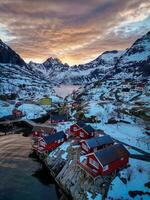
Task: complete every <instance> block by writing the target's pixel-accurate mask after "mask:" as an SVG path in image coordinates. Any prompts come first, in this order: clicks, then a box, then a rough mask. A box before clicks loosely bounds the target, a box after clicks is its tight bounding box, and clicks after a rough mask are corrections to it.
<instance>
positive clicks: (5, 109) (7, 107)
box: [0, 100, 14, 118]
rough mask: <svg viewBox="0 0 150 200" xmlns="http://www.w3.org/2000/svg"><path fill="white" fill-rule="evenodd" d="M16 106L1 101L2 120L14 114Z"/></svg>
mask: <svg viewBox="0 0 150 200" xmlns="http://www.w3.org/2000/svg"><path fill="white" fill-rule="evenodd" d="M13 108H14V105H11V104H9V103H7V102H6V101H1V100H0V118H1V117H4V116H8V115H11V114H12V110H13Z"/></svg>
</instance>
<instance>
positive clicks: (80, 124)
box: [76, 121, 87, 127]
mask: <svg viewBox="0 0 150 200" xmlns="http://www.w3.org/2000/svg"><path fill="white" fill-rule="evenodd" d="M76 124H77V125H78V126H79V127H85V126H87V125H86V124H85V123H84V122H83V121H78V122H77V123H76Z"/></svg>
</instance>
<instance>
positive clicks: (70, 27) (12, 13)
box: [0, 0, 150, 65]
mask: <svg viewBox="0 0 150 200" xmlns="http://www.w3.org/2000/svg"><path fill="white" fill-rule="evenodd" d="M149 30H150V0H0V38H1V39H2V40H3V41H4V42H5V43H6V44H8V45H9V46H10V47H11V48H12V49H14V50H15V51H16V52H17V53H19V54H20V55H21V57H22V58H23V59H24V60H25V61H26V62H29V61H30V60H32V61H34V62H44V61H45V60H46V59H47V58H49V57H54V58H55V57H57V58H59V59H60V60H61V61H62V62H63V63H68V64H70V65H74V64H82V63H87V62H89V61H91V60H93V59H95V58H96V57H98V56H99V55H100V54H101V53H103V52H104V51H108V50H123V49H126V48H128V47H130V46H131V44H132V43H133V42H134V41H135V40H136V39H137V38H139V37H141V36H142V35H143V34H145V33H147V32H148V31H149Z"/></svg>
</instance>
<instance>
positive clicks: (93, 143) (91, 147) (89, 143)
mask: <svg viewBox="0 0 150 200" xmlns="http://www.w3.org/2000/svg"><path fill="white" fill-rule="evenodd" d="M113 143H114V141H113V139H112V138H111V137H110V136H109V135H104V136H101V137H95V138H90V139H88V140H82V141H81V143H80V146H81V149H82V150H83V151H84V152H85V153H87V154H88V153H92V152H93V151H97V150H100V149H103V148H106V147H108V146H110V145H112V144H113Z"/></svg>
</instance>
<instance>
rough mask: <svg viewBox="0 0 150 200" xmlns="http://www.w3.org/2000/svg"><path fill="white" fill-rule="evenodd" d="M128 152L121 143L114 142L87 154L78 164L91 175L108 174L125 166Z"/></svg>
mask: <svg viewBox="0 0 150 200" xmlns="http://www.w3.org/2000/svg"><path fill="white" fill-rule="evenodd" d="M128 160H129V152H128V151H127V150H126V148H125V147H124V146H123V145H122V144H115V145H112V146H109V147H107V148H105V149H102V150H99V151H97V152H94V153H91V154H88V155H86V156H85V157H84V159H83V160H81V159H80V161H78V164H79V165H80V166H81V167H82V169H84V170H85V171H87V172H88V173H89V174H90V175H91V176H92V177H96V176H99V175H103V176H105V175H108V174H110V173H113V172H115V171H116V170H118V169H121V168H123V167H125V166H126V165H127V163H128Z"/></svg>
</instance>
